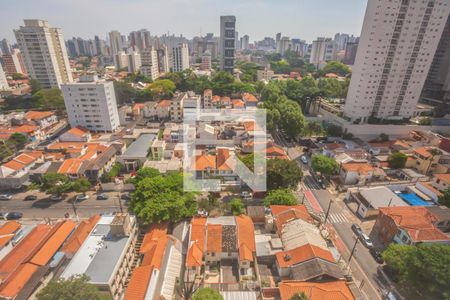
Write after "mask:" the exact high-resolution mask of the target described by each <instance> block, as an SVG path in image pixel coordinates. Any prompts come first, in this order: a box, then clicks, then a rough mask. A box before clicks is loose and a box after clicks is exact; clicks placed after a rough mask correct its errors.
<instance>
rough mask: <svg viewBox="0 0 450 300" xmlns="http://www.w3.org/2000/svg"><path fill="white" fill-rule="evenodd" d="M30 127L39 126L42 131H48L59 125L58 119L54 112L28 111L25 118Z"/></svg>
mask: <svg viewBox="0 0 450 300" xmlns="http://www.w3.org/2000/svg"><path fill="white" fill-rule="evenodd" d="M23 120H24V121H26V123H27V124H29V125H37V126H39V127H40V128H41V129H47V128H48V127H51V126H53V125H54V124H56V123H58V117H57V116H56V115H55V112H53V111H33V110H30V111H27V112H26V113H25V115H24V117H23Z"/></svg>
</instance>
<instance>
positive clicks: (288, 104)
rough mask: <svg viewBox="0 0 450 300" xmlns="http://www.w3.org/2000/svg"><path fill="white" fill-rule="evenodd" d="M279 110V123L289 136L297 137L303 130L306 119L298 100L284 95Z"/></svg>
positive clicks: (279, 103) (278, 106)
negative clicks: (295, 100)
mask: <svg viewBox="0 0 450 300" xmlns="http://www.w3.org/2000/svg"><path fill="white" fill-rule="evenodd" d="M277 110H278V111H279V112H280V120H279V125H280V127H281V128H282V129H283V131H284V132H285V133H286V135H287V136H288V137H290V138H295V137H297V136H298V135H299V134H300V133H302V132H303V130H304V129H305V125H306V121H305V117H304V116H303V113H302V110H301V108H300V106H299V105H298V103H297V102H294V101H292V100H289V99H287V98H284V97H283V98H282V99H281V100H280V101H279V102H278V105H277Z"/></svg>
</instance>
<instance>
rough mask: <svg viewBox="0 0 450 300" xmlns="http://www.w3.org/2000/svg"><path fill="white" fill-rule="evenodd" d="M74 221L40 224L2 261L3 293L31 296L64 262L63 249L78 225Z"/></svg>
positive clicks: (0, 289)
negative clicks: (61, 249)
mask: <svg viewBox="0 0 450 300" xmlns="http://www.w3.org/2000/svg"><path fill="white" fill-rule="evenodd" d="M75 226H76V225H75V223H74V222H72V221H62V222H58V223H56V224H55V225H46V224H39V225H36V226H35V227H34V229H33V230H32V231H31V232H30V233H29V234H28V235H27V236H26V237H24V238H23V239H22V240H21V241H20V242H19V243H18V244H17V245H16V246H15V247H14V248H13V249H12V250H11V252H9V253H8V254H7V255H6V256H5V257H4V258H3V259H2V260H1V261H0V282H1V283H0V297H1V298H2V299H28V298H29V297H30V296H31V295H32V294H33V292H34V291H35V290H36V288H37V287H38V286H39V284H40V280H36V279H37V278H39V279H41V278H43V277H47V276H51V274H52V273H53V272H55V270H57V269H58V267H59V266H60V263H61V262H62V259H63V257H64V256H63V255H60V254H59V250H60V248H61V246H62V245H63V243H64V242H65V241H66V239H67V238H68V237H69V236H70V234H71V233H72V232H73V230H74V228H75Z"/></svg>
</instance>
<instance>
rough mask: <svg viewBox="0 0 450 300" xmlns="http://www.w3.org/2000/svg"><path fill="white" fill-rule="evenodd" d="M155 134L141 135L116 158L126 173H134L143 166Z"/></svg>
mask: <svg viewBox="0 0 450 300" xmlns="http://www.w3.org/2000/svg"><path fill="white" fill-rule="evenodd" d="M155 138H156V135H155V134H141V135H140V136H139V138H138V139H137V140H136V141H134V142H133V143H132V144H131V145H130V146H129V147H128V148H127V150H126V151H125V153H123V154H122V155H120V156H119V157H118V158H117V161H118V162H120V163H121V164H122V165H124V166H125V168H126V169H127V170H128V171H136V170H137V169H138V168H139V167H141V166H143V165H144V163H145V161H146V160H147V157H148V156H149V150H150V147H151V145H152V143H153V141H154V140H155Z"/></svg>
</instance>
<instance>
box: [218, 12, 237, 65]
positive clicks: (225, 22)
mask: <svg viewBox="0 0 450 300" xmlns="http://www.w3.org/2000/svg"><path fill="white" fill-rule="evenodd" d="M235 39H236V17H235V16H221V17H220V69H221V70H222V71H227V72H230V73H233V71H234V58H235V56H234V55H235V50H236V41H235Z"/></svg>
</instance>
